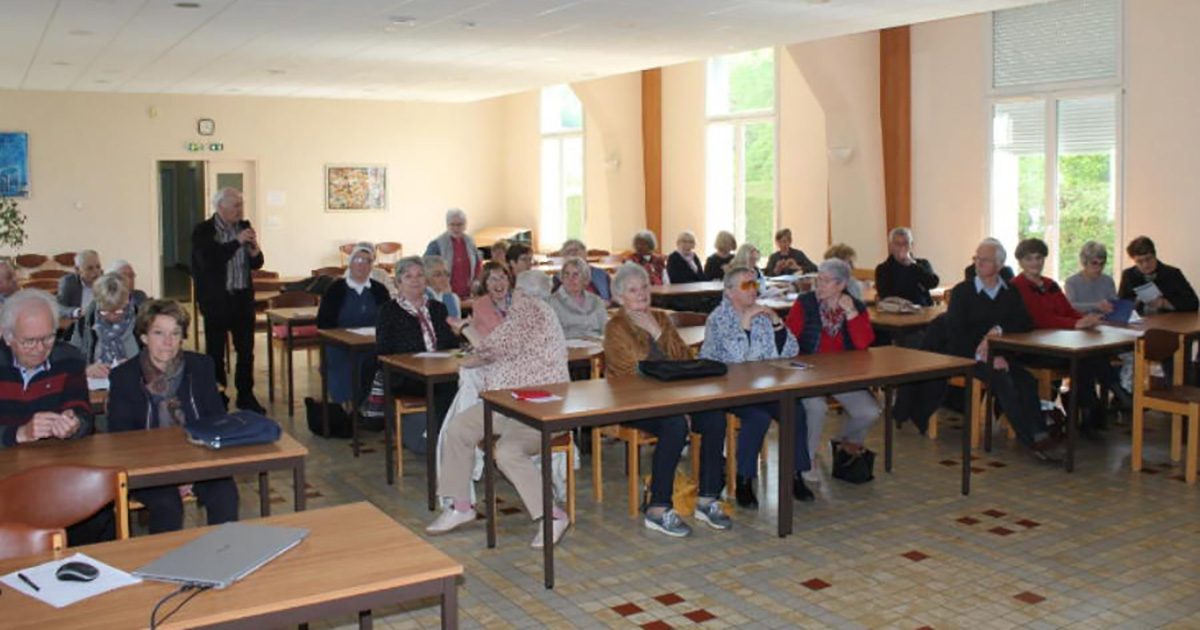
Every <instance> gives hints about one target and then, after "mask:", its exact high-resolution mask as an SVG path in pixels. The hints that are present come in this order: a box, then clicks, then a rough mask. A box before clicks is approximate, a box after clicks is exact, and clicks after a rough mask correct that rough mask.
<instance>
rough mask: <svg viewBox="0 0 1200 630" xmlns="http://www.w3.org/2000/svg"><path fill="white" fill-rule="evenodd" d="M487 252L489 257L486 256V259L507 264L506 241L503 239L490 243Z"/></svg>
mask: <svg viewBox="0 0 1200 630" xmlns="http://www.w3.org/2000/svg"><path fill="white" fill-rule="evenodd" d="M488 253H490V254H491V257H490V258H488V260H495V261H497V262H502V263H505V264H508V241H507V240H505V239H500V240H498V241H496V242H495V243H492V246H491V247H490V248H488Z"/></svg>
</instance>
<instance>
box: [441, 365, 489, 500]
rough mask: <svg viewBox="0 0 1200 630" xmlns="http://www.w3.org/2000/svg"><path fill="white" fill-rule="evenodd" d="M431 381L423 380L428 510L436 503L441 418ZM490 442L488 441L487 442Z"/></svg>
mask: <svg viewBox="0 0 1200 630" xmlns="http://www.w3.org/2000/svg"><path fill="white" fill-rule="evenodd" d="M433 390H434V384H433V381H431V380H428V379H426V380H425V481H426V488H425V490H426V494H427V496H428V500H429V510H430V511H433V509H434V507H436V505H437V443H438V435H439V434H440V433H441V432H442V422H441V420H442V419H441V418H439V417H437V413H436V412H435V411H434V409H433V397H434V391H433ZM489 444H490V442H489Z"/></svg>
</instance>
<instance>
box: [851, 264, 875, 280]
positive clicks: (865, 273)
mask: <svg viewBox="0 0 1200 630" xmlns="http://www.w3.org/2000/svg"><path fill="white" fill-rule="evenodd" d="M851 275H853V276H854V279H855V280H858V281H860V282H875V270H874V269H863V268H860V267H855V268H854V269H852V270H851Z"/></svg>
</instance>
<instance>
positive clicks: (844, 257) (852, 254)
mask: <svg viewBox="0 0 1200 630" xmlns="http://www.w3.org/2000/svg"><path fill="white" fill-rule="evenodd" d="M857 258H858V252H856V251H854V248H853V247H850V246H849V245H847V244H845V243H834V244H833V245H830V246H829V249H827V250H825V256H824V257H823V258H822V260H831V259H837V260H840V261H842V262H844V263H846V264H847V265H850V271H851V273H850V280H849V281H848V282H847V283H846V291H847V292H848V293H849V294H850V297H852V298H854V299H856V300H858V301H860V302H861V301H862V299H863V286H862V283H861V282H859V281H858V279H857V278H855V277H854V273H853V272H854V261H855V259H857Z"/></svg>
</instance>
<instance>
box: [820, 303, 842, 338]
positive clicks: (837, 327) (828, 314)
mask: <svg viewBox="0 0 1200 630" xmlns="http://www.w3.org/2000/svg"><path fill="white" fill-rule="evenodd" d="M845 323H846V311H844V310H842V307H840V306H838V305H837V304H836V303H835V304H834V305H833V306H830V305H829V304H827V303H826V302H825V301H824V300H821V328H822V329H824V331H825V334H826V335H829V336H830V337H832V338H834V339H837V338H838V336H839V335H841V334H842V325H843V324H845Z"/></svg>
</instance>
